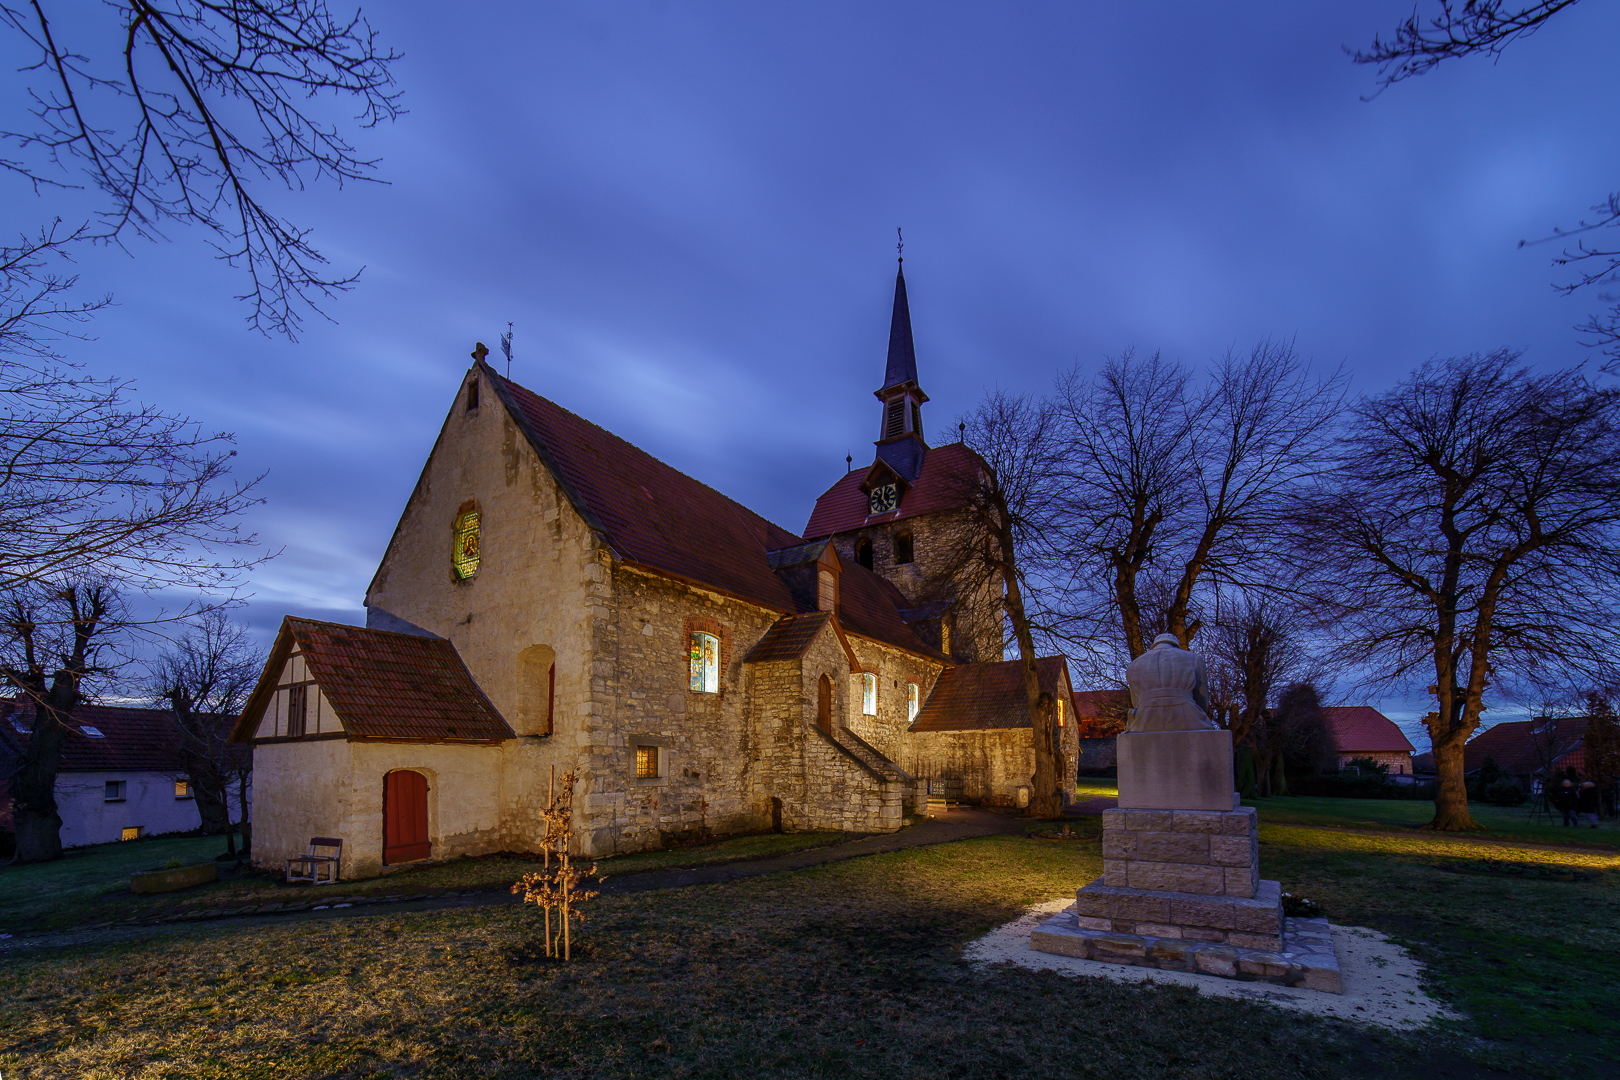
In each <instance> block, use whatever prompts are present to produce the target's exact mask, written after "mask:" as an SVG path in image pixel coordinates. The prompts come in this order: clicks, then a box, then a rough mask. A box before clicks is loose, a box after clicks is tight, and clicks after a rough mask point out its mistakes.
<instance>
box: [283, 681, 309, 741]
mask: <svg viewBox="0 0 1620 1080" xmlns="http://www.w3.org/2000/svg"><path fill="white" fill-rule="evenodd" d="M308 727H309V684H308V683H299V684H298V685H297V686H289V687H287V735H288V736H289V737H290V738H295V739H296V738H298V737H300V736H301V735H303V734H304V732H305V731H306V730H307V729H308Z"/></svg>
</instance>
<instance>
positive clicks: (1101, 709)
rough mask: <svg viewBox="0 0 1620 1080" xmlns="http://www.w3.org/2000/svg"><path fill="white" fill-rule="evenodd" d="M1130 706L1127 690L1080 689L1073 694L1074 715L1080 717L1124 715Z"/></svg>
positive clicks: (1129, 693)
mask: <svg viewBox="0 0 1620 1080" xmlns="http://www.w3.org/2000/svg"><path fill="white" fill-rule="evenodd" d="M1130 707H1131V692H1130V691H1129V690H1123V689H1121V690H1081V691H1079V692H1077V693H1076V694H1075V695H1074V715H1075V716H1077V717H1081V718H1084V717H1088V716H1094V717H1108V718H1112V717H1115V716H1124V715H1125V710H1126V709H1129V708H1130Z"/></svg>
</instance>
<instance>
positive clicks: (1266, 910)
mask: <svg viewBox="0 0 1620 1080" xmlns="http://www.w3.org/2000/svg"><path fill="white" fill-rule="evenodd" d="M1030 947H1031V948H1032V949H1035V950H1037V951H1039V952H1050V953H1057V954H1059V955H1061V956H1073V957H1078V958H1080V959H1086V960H1100V961H1103V962H1105V963H1111V964H1134V965H1137V966H1139V967H1153V968H1162V969H1165V970H1170V971H1193V972H1203V973H1205V974H1209V975H1222V976H1226V977H1227V978H1237V979H1258V980H1263V981H1266V982H1275V983H1281V984H1283V985H1285V986H1305V987H1307V988H1309V989H1312V990H1327V991H1330V992H1332V993H1335V994H1337V993H1342V992H1343V987H1342V985H1341V983H1340V980H1339V964H1338V960H1337V959H1336V958H1335V956H1334V954H1333V939H1332V938H1331V936H1330V935H1329V932H1328V926H1327V921H1326V920H1324V919H1286V918H1284V916H1283V909H1282V887H1281V886H1280V885H1279V884H1278V883H1277V882H1275V881H1262V880H1260V840H1259V825H1258V821H1257V819H1256V815H1255V811H1254V809H1253V808H1252V807H1240V808H1238V809H1234V810H1224V811H1222V810H1106V811H1104V812H1103V876H1102V877H1101V878H1099V879H1098V880H1096V881H1093V882H1092V883H1091V884H1089V885H1087V886H1086V887H1085V888H1083V889H1081V890H1080V891H1079V892H1078V893H1077V894H1076V895H1075V905H1074V907H1072V908H1070V909H1068V910H1067V911H1064V912H1062V913H1061V914H1059V915H1056V916H1054V917H1053V918H1051V919H1048V920H1047V921H1046V922H1045V923H1043V924H1041V926H1040V927H1039V928H1038V929H1036V930H1035V931H1034V932H1033V933H1032V934H1031V935H1030Z"/></svg>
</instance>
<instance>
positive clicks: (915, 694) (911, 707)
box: [906, 682, 922, 720]
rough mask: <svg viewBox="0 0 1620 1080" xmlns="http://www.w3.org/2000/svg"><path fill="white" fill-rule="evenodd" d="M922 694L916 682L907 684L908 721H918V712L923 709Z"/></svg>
mask: <svg viewBox="0 0 1620 1080" xmlns="http://www.w3.org/2000/svg"><path fill="white" fill-rule="evenodd" d="M921 698H922V694H921V692H920V691H919V690H918V689H917V684H916V683H914V682H908V683H906V719H907V720H915V719H917V710H918V709H920V708H921V707H922V704H921Z"/></svg>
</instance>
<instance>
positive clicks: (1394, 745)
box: [1322, 705, 1416, 754]
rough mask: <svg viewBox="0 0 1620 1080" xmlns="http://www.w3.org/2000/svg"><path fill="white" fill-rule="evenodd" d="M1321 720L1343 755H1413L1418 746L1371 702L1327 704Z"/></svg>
mask: <svg viewBox="0 0 1620 1080" xmlns="http://www.w3.org/2000/svg"><path fill="white" fill-rule="evenodd" d="M1322 719H1323V721H1324V722H1325V723H1326V725H1327V730H1328V734H1329V735H1331V736H1332V737H1333V745H1334V746H1335V747H1336V748H1337V750H1338V752H1339V753H1341V754H1359V753H1368V754H1410V753H1412V751H1413V750H1415V749H1416V747H1414V746H1413V745H1412V741H1411V740H1410V739H1408V738H1407V737H1406V735H1405V733H1404V732H1402V731H1401V729H1400V728H1398V727H1396V726H1395V721H1393V720H1391V719H1390V718H1389V717H1387V716H1385V715H1384V714H1383V713H1381V712H1379V711H1378V710H1377V709H1375V708H1373V707H1372V706H1371V705H1336V706H1327V707H1324V708H1323V709H1322Z"/></svg>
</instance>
